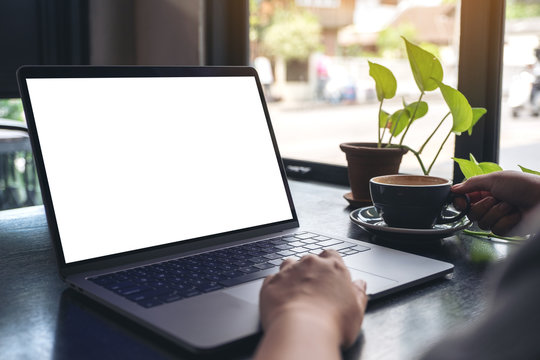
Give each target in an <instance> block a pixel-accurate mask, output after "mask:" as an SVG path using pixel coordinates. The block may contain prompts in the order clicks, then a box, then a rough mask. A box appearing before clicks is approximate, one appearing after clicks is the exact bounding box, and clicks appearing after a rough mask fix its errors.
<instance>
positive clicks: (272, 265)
mask: <svg viewBox="0 0 540 360" xmlns="http://www.w3.org/2000/svg"><path fill="white" fill-rule="evenodd" d="M254 266H255V267H256V268H257V269H261V270H265V269H270V268H273V267H274V264H270V263H263V264H257V265H254Z"/></svg>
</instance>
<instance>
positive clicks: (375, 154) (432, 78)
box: [340, 38, 486, 206]
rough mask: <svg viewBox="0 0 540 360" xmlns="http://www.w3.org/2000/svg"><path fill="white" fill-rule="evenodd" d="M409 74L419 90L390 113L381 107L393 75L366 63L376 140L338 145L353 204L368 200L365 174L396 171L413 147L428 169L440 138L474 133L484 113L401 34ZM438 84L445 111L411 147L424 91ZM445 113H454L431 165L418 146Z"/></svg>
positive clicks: (429, 56)
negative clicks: (407, 139) (410, 138)
mask: <svg viewBox="0 0 540 360" xmlns="http://www.w3.org/2000/svg"><path fill="white" fill-rule="evenodd" d="M403 40H404V42H405V47H406V50H407V57H408V60H409V64H410V67H411V71H412V74H413V76H414V80H415V82H416V85H417V86H418V89H419V91H420V95H419V97H418V100H416V101H415V102H412V103H407V102H406V101H405V99H403V106H402V107H401V108H400V109H398V110H396V111H394V112H393V113H388V112H386V111H385V110H383V103H384V100H388V99H392V98H393V97H394V96H395V94H396V89H397V81H396V78H395V76H394V75H393V73H392V72H391V71H390V70H389V69H388V68H386V67H384V66H382V65H380V64H377V63H373V62H370V61H369V62H368V63H369V75H370V76H371V77H372V78H373V79H374V80H375V90H376V93H377V99H378V101H379V111H378V115H377V120H378V134H377V142H373V143H357V142H356V143H355V142H351V143H342V144H340V148H341V150H342V151H343V152H345V154H346V157H347V163H348V171H349V183H350V184H351V190H352V192H351V193H349V194H346V195H345V198H346V199H347V200H348V201H349V203H351V205H355V206H361V205H364V204H368V203H370V196H369V179H371V178H372V177H375V176H379V175H387V174H395V173H398V172H399V165H400V164H401V159H402V157H403V155H404V154H405V153H407V152H411V153H412V154H413V155H414V156H415V157H416V159H417V160H418V164H419V165H420V168H421V170H422V173H423V174H424V175H429V173H430V171H431V169H432V167H433V164H434V163H435V161H436V160H437V158H438V156H439V154H440V152H441V150H442V148H443V146H444V144H445V143H446V141H447V140H448V139H449V138H450V135H452V133H453V134H456V135H461V134H462V133H463V132H468V133H469V134H471V133H472V128H473V127H474V125H475V124H476V123H477V122H478V120H479V119H480V118H481V117H482V116H483V115H484V114H485V113H486V109H484V108H472V107H471V106H470V105H469V102H468V101H467V99H466V98H465V96H464V95H463V94H462V93H461V92H459V91H458V90H457V89H454V88H452V87H451V86H448V85H446V84H444V83H443V69H442V66H441V63H440V61H439V60H438V59H437V58H436V57H435V56H434V55H433V54H432V53H430V52H428V51H426V50H424V49H422V48H421V47H419V46H417V45H415V44H413V43H411V42H409V41H408V40H407V39H405V38H403ZM437 89H439V90H440V93H441V95H442V97H443V99H444V101H445V102H446V104H447V106H448V113H447V114H446V115H445V116H444V117H443V118H442V119H441V120H439V121H438V123H436V125H435V127H434V130H433V132H432V133H431V134H430V135H429V136H428V137H427V139H426V140H425V142H424V143H423V144H422V146H421V147H420V148H419V149H418V150H415V149H413V148H411V147H409V146H407V145H405V143H404V139H405V137H406V135H407V133H409V131H410V129H411V127H412V125H413V124H414V123H415V122H416V120H418V119H420V118H422V117H424V116H426V114H427V113H428V110H429V106H428V104H427V103H426V102H425V101H424V100H423V98H424V96H425V95H426V93H427V92H431V91H435V90H437ZM447 118H451V119H452V127H451V129H450V131H449V132H448V134H447V135H446V137H445V138H444V140H443V141H442V143H441V144H440V146H439V150H438V152H437V154H436V155H435V157H434V158H433V159H432V161H431V162H430V163H429V165H427V166H426V164H425V163H424V160H423V159H422V152H423V150H424V149H425V147H426V145H427V144H428V143H429V142H430V141H431V140H432V139H433V136H434V135H435V133H437V131H438V130H439V129H440V128H441V125H442V124H443V123H444V121H445V120H446V119H447Z"/></svg>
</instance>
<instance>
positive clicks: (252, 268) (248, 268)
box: [238, 266, 259, 274]
mask: <svg viewBox="0 0 540 360" xmlns="http://www.w3.org/2000/svg"><path fill="white" fill-rule="evenodd" d="M238 270H239V271H241V272H243V273H245V274H249V273H252V272H256V271H258V270H259V269H257V268H256V267H254V266H248V267H245V268H241V269H238Z"/></svg>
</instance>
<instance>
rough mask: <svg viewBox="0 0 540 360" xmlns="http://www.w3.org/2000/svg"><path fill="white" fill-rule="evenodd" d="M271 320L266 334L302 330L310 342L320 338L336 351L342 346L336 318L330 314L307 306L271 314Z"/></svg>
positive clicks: (293, 307)
mask: <svg viewBox="0 0 540 360" xmlns="http://www.w3.org/2000/svg"><path fill="white" fill-rule="evenodd" d="M273 315H274V316H273V320H272V321H271V322H270V324H268V326H267V329H266V330H265V331H266V333H269V332H272V331H280V332H281V331H289V332H295V333H296V331H298V330H303V332H301V333H304V334H309V338H310V339H311V341H314V340H315V338H320V339H321V340H322V341H324V342H325V343H326V344H327V345H333V346H335V347H336V348H337V349H339V347H340V346H341V345H342V343H343V339H342V331H341V329H340V326H339V323H338V321H337V320H336V317H334V316H332V314H331V313H330V312H327V311H322V310H321V309H317V308H313V309H311V308H310V307H307V306H305V305H304V306H302V307H295V306H290V307H289V308H286V309H283V310H282V311H280V312H279V313H276V314H273Z"/></svg>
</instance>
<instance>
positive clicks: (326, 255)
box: [319, 249, 342, 259]
mask: <svg viewBox="0 0 540 360" xmlns="http://www.w3.org/2000/svg"><path fill="white" fill-rule="evenodd" d="M319 256H320V257H322V258H330V257H335V258H339V259H342V257H341V255H339V253H338V252H337V251H336V250H333V249H326V250H323V252H321V253H320V254H319Z"/></svg>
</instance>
